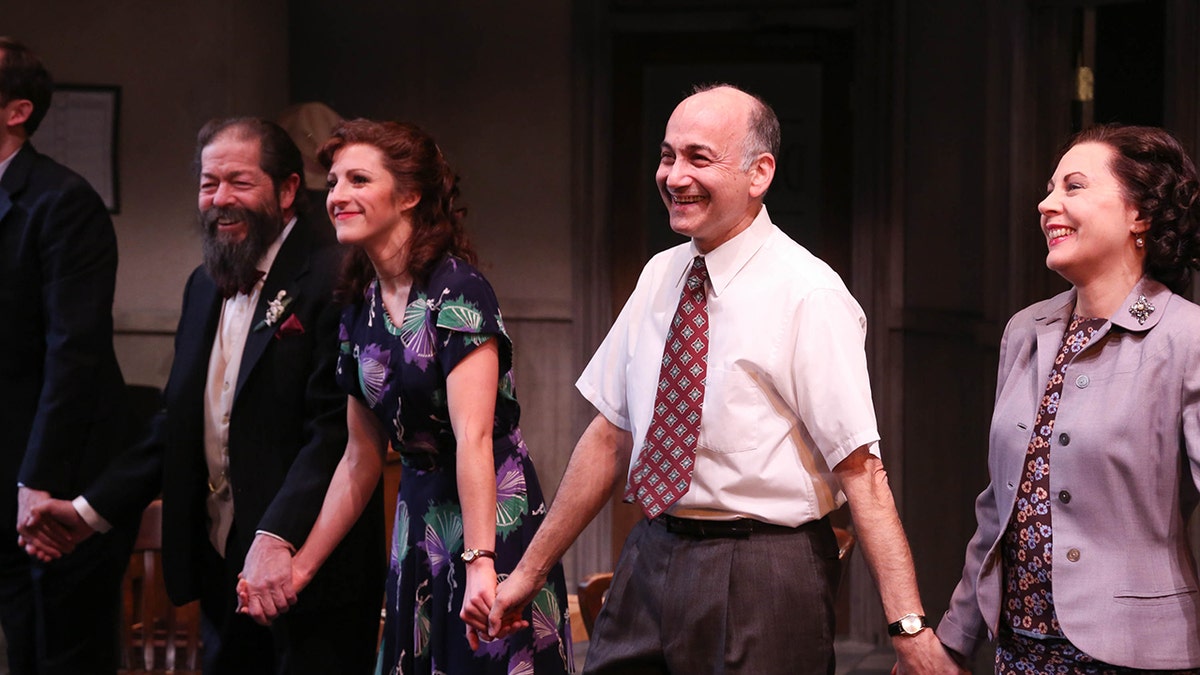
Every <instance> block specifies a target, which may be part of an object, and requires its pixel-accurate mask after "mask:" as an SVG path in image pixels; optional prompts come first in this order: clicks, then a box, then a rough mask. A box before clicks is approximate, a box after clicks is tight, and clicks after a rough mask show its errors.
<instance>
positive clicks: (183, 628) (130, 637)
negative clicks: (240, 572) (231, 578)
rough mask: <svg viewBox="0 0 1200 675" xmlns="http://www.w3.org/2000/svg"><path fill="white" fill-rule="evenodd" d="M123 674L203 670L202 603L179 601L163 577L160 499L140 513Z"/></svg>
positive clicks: (127, 593) (128, 576) (129, 578)
mask: <svg viewBox="0 0 1200 675" xmlns="http://www.w3.org/2000/svg"><path fill="white" fill-rule="evenodd" d="M121 592H122V595H123V607H124V612H125V616H124V617H123V619H122V621H121V669H120V670H119V671H118V672H120V673H122V674H123V675H160V674H161V675H166V674H168V673H173V674H174V675H201V670H200V669H201V653H202V645H201V642H200V603H199V602H191V603H188V604H187V605H184V606H183V607H176V606H175V605H174V604H172V603H171V600H170V598H168V597H167V588H166V585H165V583H164V582H163V577H162V500H159V499H156V500H154V501H153V502H151V503H150V505H149V506H148V507H146V510H145V512H143V513H142V523H141V527H140V528H139V529H138V535H137V540H136V542H135V543H134V546H133V557H132V559H131V560H130V561H129V570H128V571H127V572H126V573H125V580H124V582H123V587H122V591H121Z"/></svg>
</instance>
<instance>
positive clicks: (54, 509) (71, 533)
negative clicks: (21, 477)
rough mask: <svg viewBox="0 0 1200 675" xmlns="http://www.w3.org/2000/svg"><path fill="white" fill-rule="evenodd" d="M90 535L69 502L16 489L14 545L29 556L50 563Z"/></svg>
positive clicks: (39, 493)
mask: <svg viewBox="0 0 1200 675" xmlns="http://www.w3.org/2000/svg"><path fill="white" fill-rule="evenodd" d="M93 534H95V530H93V529H92V528H91V526H90V525H88V524H87V522H85V521H84V520H83V518H82V517H81V516H80V515H79V512H78V511H76V510H75V507H74V506H73V505H72V504H71V502H69V501H67V500H65V499H54V498H53V497H51V496H50V493H49V492H46V491H44V490H34V489H33V488H28V487H20V488H17V545H19V546H21V547H22V548H24V549H25V552H26V553H28V554H29V555H30V557H33V558H36V559H37V560H39V561H41V562H43V563H50V562H53V561H55V560H58V559H59V558H61V557H63V556H64V555H67V554H68V553H71V552H72V551H74V550H75V547H76V546H78V545H79V544H80V543H81V542H82V541H83V540H85V539H87V538H88V537H90V536H92V535H93Z"/></svg>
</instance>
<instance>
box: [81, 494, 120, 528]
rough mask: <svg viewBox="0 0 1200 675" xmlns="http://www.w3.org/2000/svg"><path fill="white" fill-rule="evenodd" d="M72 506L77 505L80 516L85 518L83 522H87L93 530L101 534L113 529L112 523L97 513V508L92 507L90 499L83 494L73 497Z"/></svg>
mask: <svg viewBox="0 0 1200 675" xmlns="http://www.w3.org/2000/svg"><path fill="white" fill-rule="evenodd" d="M71 506H74V507H75V512H76V513H78V514H79V517H80V518H83V522H85V523H87V524H88V525H89V526H90V527H91V528H92V529H93V530H95V531H97V532H99V533H100V534H104V533H105V532H108V531H109V530H111V529H112V524H111V523H109V522H108V521H107V520H105V519H104V516H101V515H100V514H99V513H96V509H93V508H92V505H91V504H89V503H88V500H87V499H86V498H84V496H83V495H79V496H78V497H76V498H75V499H72V500H71Z"/></svg>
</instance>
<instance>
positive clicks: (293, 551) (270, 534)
mask: <svg viewBox="0 0 1200 675" xmlns="http://www.w3.org/2000/svg"><path fill="white" fill-rule="evenodd" d="M254 534H255V535H259V534H261V535H264V536H267V537H270V538H272V539H278V540H279V541H282V542H283V543H284V545H285V546H287V547H288V551H291V553H292V555H296V547H295V546H292V542H290V541H288V540H287V539H284V538H283V537H281V536H279V535H277V534H275V533H274V532H267V531H266V530H255V531H254Z"/></svg>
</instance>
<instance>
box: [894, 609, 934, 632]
mask: <svg viewBox="0 0 1200 675" xmlns="http://www.w3.org/2000/svg"><path fill="white" fill-rule="evenodd" d="M911 619H916V620H917V621H919V622H920V626H919V627H918V628H917V629H916V630H915V631H912V632H908V631H906V630H904V623H905V622H906V621H908V620H911ZM928 627H929V624H928V623H925V615H924V614H915V613H912V612H910V613H908V614H905V615H904V616H902V617H900V619H899V620H897V621H893V622H892V623H889V624H888V627H887V628H888V635H890V636H891V637H898V636H900V635H904V636H907V637H912V636H914V635H916V634H917V633H920V632H921V631H923V630H925V629H926V628H928Z"/></svg>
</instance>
